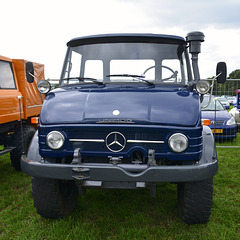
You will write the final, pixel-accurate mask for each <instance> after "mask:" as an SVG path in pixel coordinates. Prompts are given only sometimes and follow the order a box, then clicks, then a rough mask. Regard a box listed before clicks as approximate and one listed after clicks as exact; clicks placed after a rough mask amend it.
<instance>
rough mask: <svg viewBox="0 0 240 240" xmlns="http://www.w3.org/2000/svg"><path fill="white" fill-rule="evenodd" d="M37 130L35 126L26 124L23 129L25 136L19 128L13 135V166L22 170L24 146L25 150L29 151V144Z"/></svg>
mask: <svg viewBox="0 0 240 240" xmlns="http://www.w3.org/2000/svg"><path fill="white" fill-rule="evenodd" d="M35 132H36V130H35V128H34V127H32V126H30V125H24V126H23V129H22V133H23V138H22V136H21V129H20V128H19V129H17V130H16V132H15V133H14V135H13V137H12V138H13V139H12V145H13V146H14V147H15V149H13V150H12V151H11V153H10V158H11V162H12V165H13V167H14V168H15V169H16V170H18V171H21V164H20V159H21V156H22V153H23V146H24V149H25V152H26V153H27V150H28V148H29V145H30V143H31V140H32V138H33V135H34V133H35Z"/></svg>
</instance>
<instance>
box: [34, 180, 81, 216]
mask: <svg viewBox="0 0 240 240" xmlns="http://www.w3.org/2000/svg"><path fill="white" fill-rule="evenodd" d="M32 196H33V201H34V206H35V207H36V209H37V212H38V214H40V215H41V216H42V217H45V218H51V219H57V218H65V217H67V216H69V215H70V214H71V213H72V211H73V210H74V208H75V206H76V205H77V200H78V189H77V186H76V184H75V182H74V181H63V180H56V179H46V178H32Z"/></svg>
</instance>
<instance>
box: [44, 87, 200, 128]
mask: <svg viewBox="0 0 240 240" xmlns="http://www.w3.org/2000/svg"><path fill="white" fill-rule="evenodd" d="M199 121H200V106H199V99H198V94H197V93H195V92H192V91H189V90H187V89H185V88H177V87H165V88H164V87H145V88H140V87H138V88H136V87H135V88H123V87H114V88H108V87H102V88H95V89H81V88H80V89H79V88H78V89H71V90H68V89H67V88H65V89H64V88H63V89H56V90H55V91H53V92H51V93H49V94H48V95H47V96H46V99H45V101H44V104H43V107H42V112H41V124H63V123H64V124H70V123H141V124H163V125H181V126H188V127H189V126H196V125H197V124H199Z"/></svg>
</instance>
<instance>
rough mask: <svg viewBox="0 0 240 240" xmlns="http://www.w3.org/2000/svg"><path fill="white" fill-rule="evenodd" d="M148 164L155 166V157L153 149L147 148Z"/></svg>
mask: <svg viewBox="0 0 240 240" xmlns="http://www.w3.org/2000/svg"><path fill="white" fill-rule="evenodd" d="M148 166H157V164H156V159H155V150H153V149H149V150H148Z"/></svg>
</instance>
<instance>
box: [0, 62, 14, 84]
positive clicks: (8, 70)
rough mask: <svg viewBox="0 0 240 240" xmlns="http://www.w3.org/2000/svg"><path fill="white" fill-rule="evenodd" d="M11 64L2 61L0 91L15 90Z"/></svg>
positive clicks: (0, 66)
mask: <svg viewBox="0 0 240 240" xmlns="http://www.w3.org/2000/svg"><path fill="white" fill-rule="evenodd" d="M15 88H16V85H15V80H14V77H13V71H12V66H11V63H9V62H4V61H0V89H15Z"/></svg>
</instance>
